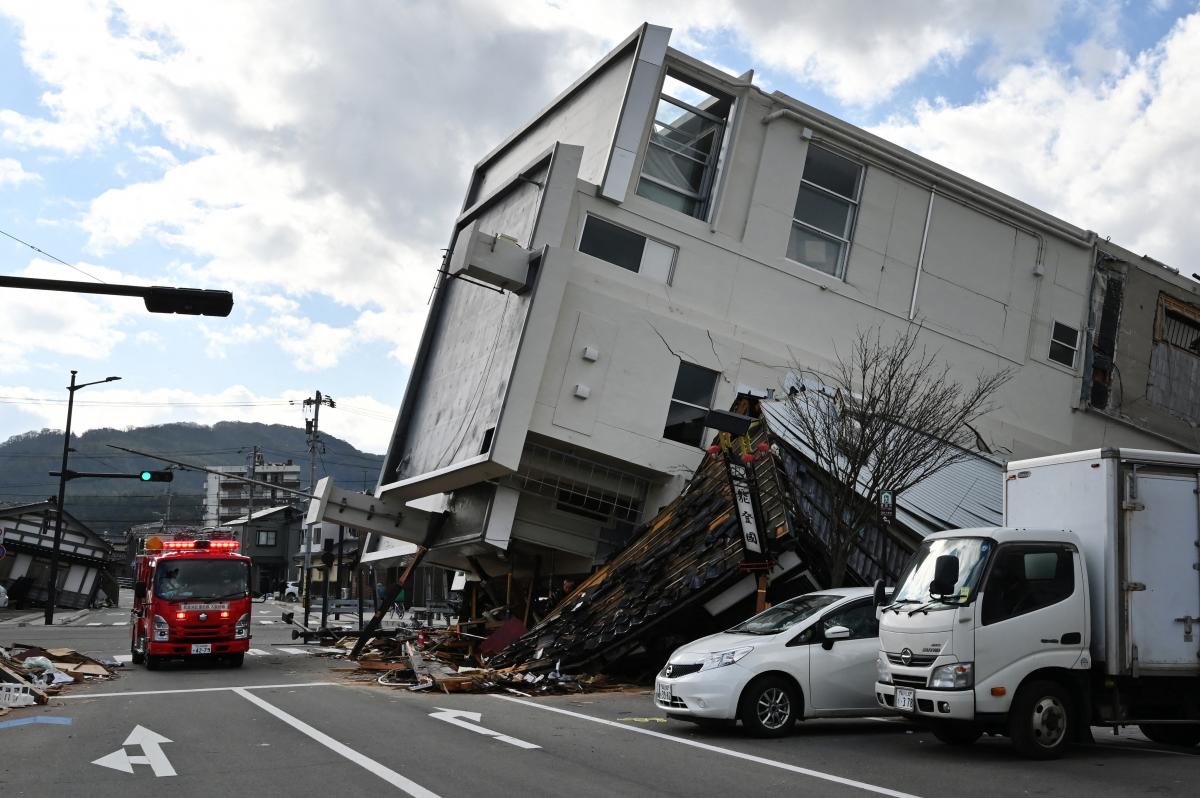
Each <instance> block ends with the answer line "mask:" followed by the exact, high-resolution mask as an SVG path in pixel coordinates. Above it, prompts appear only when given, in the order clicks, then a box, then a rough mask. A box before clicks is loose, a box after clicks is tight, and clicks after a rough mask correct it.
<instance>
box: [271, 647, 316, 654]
mask: <svg viewBox="0 0 1200 798" xmlns="http://www.w3.org/2000/svg"><path fill="white" fill-rule="evenodd" d="M276 648H278V649H279V650H280V651H282V652H283V653H284V654H307V653H308V652H307V651H305V650H304V649H302V648H284V647H283V646H276Z"/></svg>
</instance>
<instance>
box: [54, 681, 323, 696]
mask: <svg viewBox="0 0 1200 798" xmlns="http://www.w3.org/2000/svg"><path fill="white" fill-rule="evenodd" d="M337 686H338V683H337V682H297V683H296V684H246V685H242V686H241V687H190V688H186V689H180V690H130V691H129V692H127V693H90V694H89V693H78V694H76V695H56V696H55V698H56V699H59V700H67V699H71V698H122V697H124V696H132V695H172V694H176V693H219V692H222V691H224V692H229V691H236V690H272V689H275V690H278V689H282V688H290V687H337Z"/></svg>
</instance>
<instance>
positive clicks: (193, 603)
mask: <svg viewBox="0 0 1200 798" xmlns="http://www.w3.org/2000/svg"><path fill="white" fill-rule="evenodd" d="M237 548H238V542H237V540H235V539H233V538H232V537H226V536H223V535H221V534H219V533H213V534H209V535H207V536H205V535H195V536H194V535H181V536H178V537H175V538H173V539H170V540H164V539H162V538H158V537H152V538H149V539H147V540H146V544H145V549H144V552H143V553H142V554H139V555H138V556H137V558H136V560H135V562H134V586H133V590H134V599H133V635H132V637H131V639H130V644H129V645H130V653H131V654H132V655H133V661H134V662H136V663H143V662H144V663H145V664H146V667H147V668H149V669H150V670H155V669H157V668H158V667H159V666H160V665H162V663H163V661H164V660H167V659H171V658H175V657H194V656H203V657H216V658H221V659H224V660H225V661H227V662H228V663H229V664H230V665H232V666H233V667H235V668H236V667H238V666H240V665H241V664H242V659H243V658H244V657H245V655H246V651H247V650H248V649H249V648H250V558H249V557H245V556H243V555H241V554H238V553H237Z"/></svg>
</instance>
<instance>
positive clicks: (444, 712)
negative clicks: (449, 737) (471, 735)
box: [429, 707, 541, 748]
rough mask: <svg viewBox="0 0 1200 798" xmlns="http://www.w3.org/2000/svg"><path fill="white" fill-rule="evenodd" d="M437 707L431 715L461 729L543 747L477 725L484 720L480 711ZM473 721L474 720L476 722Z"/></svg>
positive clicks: (518, 746)
mask: <svg viewBox="0 0 1200 798" xmlns="http://www.w3.org/2000/svg"><path fill="white" fill-rule="evenodd" d="M435 709H437V712H430V713H429V717H431V718H437V719H438V720H444V721H446V722H447V723H449V724H451V725H453V726H457V727H459V728H460V729H467V730H469V731H473V732H475V733H476V734H486V735H487V736H488V737H494V738H495V739H497V740H499V741H500V742H502V743H508V744H509V745H515V746H516V747H517V748H541V746H540V745H534V744H533V743H527V742H525V741H524V740H518V739H517V738H516V737H509V736H508V735H507V734H501V733H500V732H497V731H492V730H491V729H485V728H483V727H482V726H476V725H475V724H476V723H479V721H481V720H483V715H481V714H479V713H478V712H466V711H464V710H461V709H443V708H442V707H435ZM471 721H474V723H472V722H471Z"/></svg>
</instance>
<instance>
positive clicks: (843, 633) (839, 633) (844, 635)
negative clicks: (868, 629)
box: [821, 626, 850, 651]
mask: <svg viewBox="0 0 1200 798" xmlns="http://www.w3.org/2000/svg"><path fill="white" fill-rule="evenodd" d="M824 638H825V641H824V642H823V643H822V644H821V647H822V648H824V649H825V650H826V651H828V650H829V649H831V648H833V641H834V640H849V639H850V630H849V629H847V628H846V627H845V626H831V627H829V628H828V629H826V630H825V634H824Z"/></svg>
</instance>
